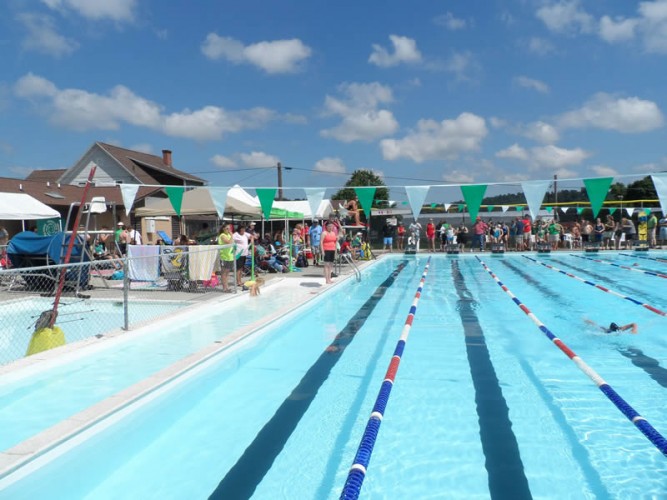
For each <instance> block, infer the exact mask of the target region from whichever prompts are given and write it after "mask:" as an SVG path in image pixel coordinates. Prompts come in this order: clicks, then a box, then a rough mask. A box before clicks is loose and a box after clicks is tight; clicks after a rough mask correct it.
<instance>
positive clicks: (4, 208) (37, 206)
mask: <svg viewBox="0 0 667 500" xmlns="http://www.w3.org/2000/svg"><path fill="white" fill-rule="evenodd" d="M55 218H58V219H59V218H60V212H58V211H57V210H55V209H53V208H51V207H50V206H48V205H45V204H44V203H42V202H41V201H39V200H38V199H36V198H33V197H32V196H30V195H29V194H26V193H0V220H41V219H55Z"/></svg>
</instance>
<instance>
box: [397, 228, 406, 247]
mask: <svg viewBox="0 0 667 500" xmlns="http://www.w3.org/2000/svg"><path fill="white" fill-rule="evenodd" d="M404 242H405V226H404V225H403V223H402V222H399V223H398V227H397V228H396V248H397V249H398V250H403V247H404V245H403V243H404Z"/></svg>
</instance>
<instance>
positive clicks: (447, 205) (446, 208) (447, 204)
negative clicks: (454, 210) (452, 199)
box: [445, 203, 452, 212]
mask: <svg viewBox="0 0 667 500" xmlns="http://www.w3.org/2000/svg"><path fill="white" fill-rule="evenodd" d="M451 206H452V204H451V203H445V212H447V211H449V207H451Z"/></svg>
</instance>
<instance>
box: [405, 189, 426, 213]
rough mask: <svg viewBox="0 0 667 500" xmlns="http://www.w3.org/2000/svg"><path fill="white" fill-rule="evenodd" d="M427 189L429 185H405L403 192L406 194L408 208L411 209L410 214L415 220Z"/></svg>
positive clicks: (420, 209)
mask: <svg viewBox="0 0 667 500" xmlns="http://www.w3.org/2000/svg"><path fill="white" fill-rule="evenodd" d="M428 190H429V186H405V192H406V193H407V195H408V200H409V201H410V208H411V209H412V215H413V217H414V218H415V220H417V219H418V218H419V214H420V213H421V211H422V205H423V204H424V200H425V199H426V195H427V194H428Z"/></svg>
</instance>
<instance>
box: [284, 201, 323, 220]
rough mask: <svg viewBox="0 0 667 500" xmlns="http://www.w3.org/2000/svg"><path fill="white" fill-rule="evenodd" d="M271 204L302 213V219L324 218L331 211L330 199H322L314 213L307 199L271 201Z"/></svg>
mask: <svg viewBox="0 0 667 500" xmlns="http://www.w3.org/2000/svg"><path fill="white" fill-rule="evenodd" d="M273 206H274V207H275V208H281V209H283V210H287V211H289V212H300V213H302V214H303V218H304V219H326V218H327V217H329V214H330V213H331V212H333V207H332V206H331V200H322V202H321V203H320V206H319V207H318V208H317V212H316V213H314V214H313V213H312V212H311V209H310V203H308V200H298V201H275V202H273Z"/></svg>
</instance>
